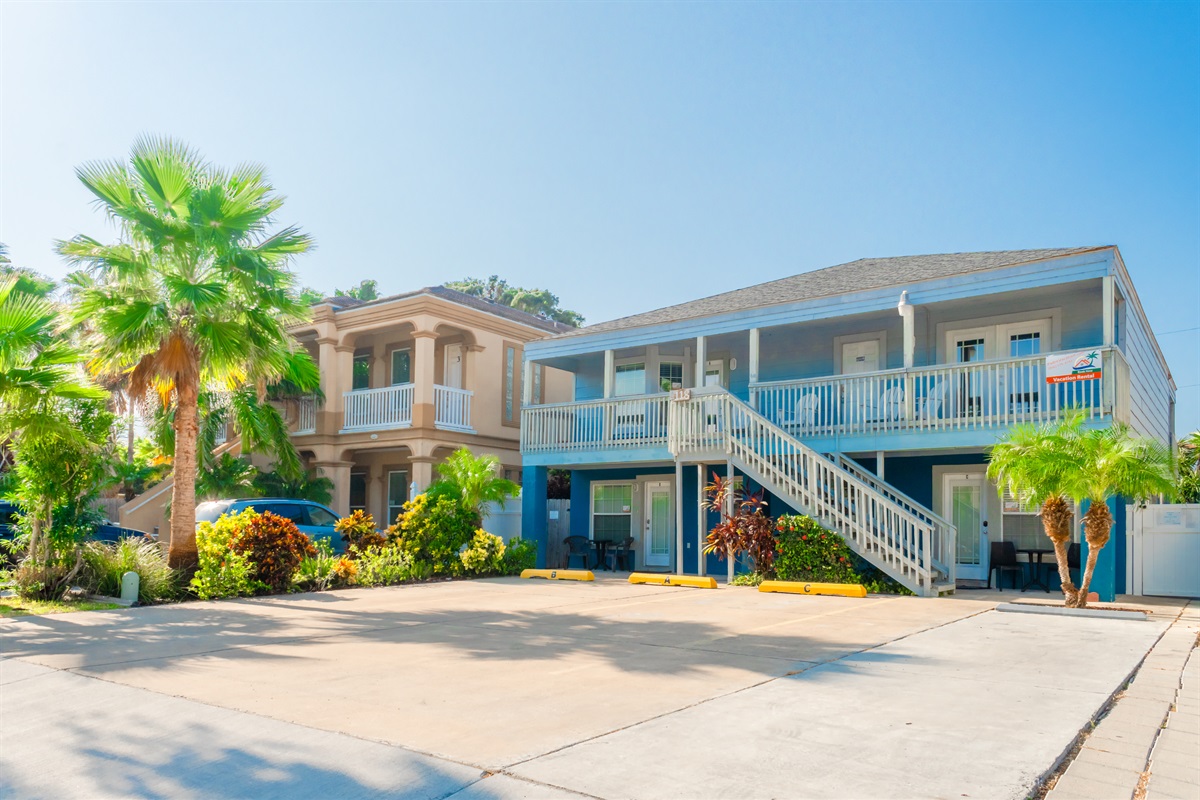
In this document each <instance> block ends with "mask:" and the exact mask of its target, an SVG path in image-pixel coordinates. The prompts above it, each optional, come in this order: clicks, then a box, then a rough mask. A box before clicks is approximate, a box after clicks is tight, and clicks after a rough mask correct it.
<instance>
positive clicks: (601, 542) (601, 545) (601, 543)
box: [592, 539, 612, 570]
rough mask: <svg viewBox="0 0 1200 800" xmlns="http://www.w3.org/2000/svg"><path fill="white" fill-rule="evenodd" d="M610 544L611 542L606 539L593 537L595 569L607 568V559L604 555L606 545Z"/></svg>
mask: <svg viewBox="0 0 1200 800" xmlns="http://www.w3.org/2000/svg"><path fill="white" fill-rule="evenodd" d="M610 544H612V542H611V541H609V540H608V539H593V540H592V547H594V548H596V559H597V560H596V568H597V569H603V570H607V569H608V566H607V565H608V559H607V558H606V557H605V556H607V555H608V546H609V545H610Z"/></svg>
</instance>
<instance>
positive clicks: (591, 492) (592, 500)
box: [588, 481, 638, 540]
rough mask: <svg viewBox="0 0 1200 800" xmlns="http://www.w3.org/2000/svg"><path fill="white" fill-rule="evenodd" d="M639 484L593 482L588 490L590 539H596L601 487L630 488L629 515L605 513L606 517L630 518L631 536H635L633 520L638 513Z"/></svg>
mask: <svg viewBox="0 0 1200 800" xmlns="http://www.w3.org/2000/svg"><path fill="white" fill-rule="evenodd" d="M637 485H638V482H637V481H593V482H592V483H591V485H590V486H589V488H588V539H593V540H594V539H595V538H596V488H597V487H600V486H628V487H629V513H628V514H624V513H621V514H612V513H605V514H604V516H606V517H624V516H628V517H629V535H630V536H635V535H636V533H637V532H636V530H635V529H634V525H633V520H634V515H635V514H637V513H638V503H637V498H638V489H637Z"/></svg>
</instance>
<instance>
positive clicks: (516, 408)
mask: <svg viewBox="0 0 1200 800" xmlns="http://www.w3.org/2000/svg"><path fill="white" fill-rule="evenodd" d="M503 386H504V410H503V413H502V414H501V417H500V421H501V422H502V423H504V424H505V425H520V424H521V351H520V350H519V349H517V346H516V345H515V344H508V343H507V342H506V343H505V344H504V381H503Z"/></svg>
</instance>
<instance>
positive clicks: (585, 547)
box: [563, 536, 596, 569]
mask: <svg viewBox="0 0 1200 800" xmlns="http://www.w3.org/2000/svg"><path fill="white" fill-rule="evenodd" d="M563 544H565V545H566V546H567V569H591V568H592V567H594V566H595V565H596V556H595V554H594V553H593V552H592V542H591V540H590V539H588V538H587V537H586V536H568V537H567V538H565V539H563ZM577 565H578V566H577Z"/></svg>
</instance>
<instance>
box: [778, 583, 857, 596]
mask: <svg viewBox="0 0 1200 800" xmlns="http://www.w3.org/2000/svg"><path fill="white" fill-rule="evenodd" d="M758 590H759V591H760V592H786V593H788V594H831V595H837V596H839V597H866V596H867V588H866V587H865V586H862V585H861V584H857V583H805V582H804V581H763V582H762V583H760V584H759V585H758Z"/></svg>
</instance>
